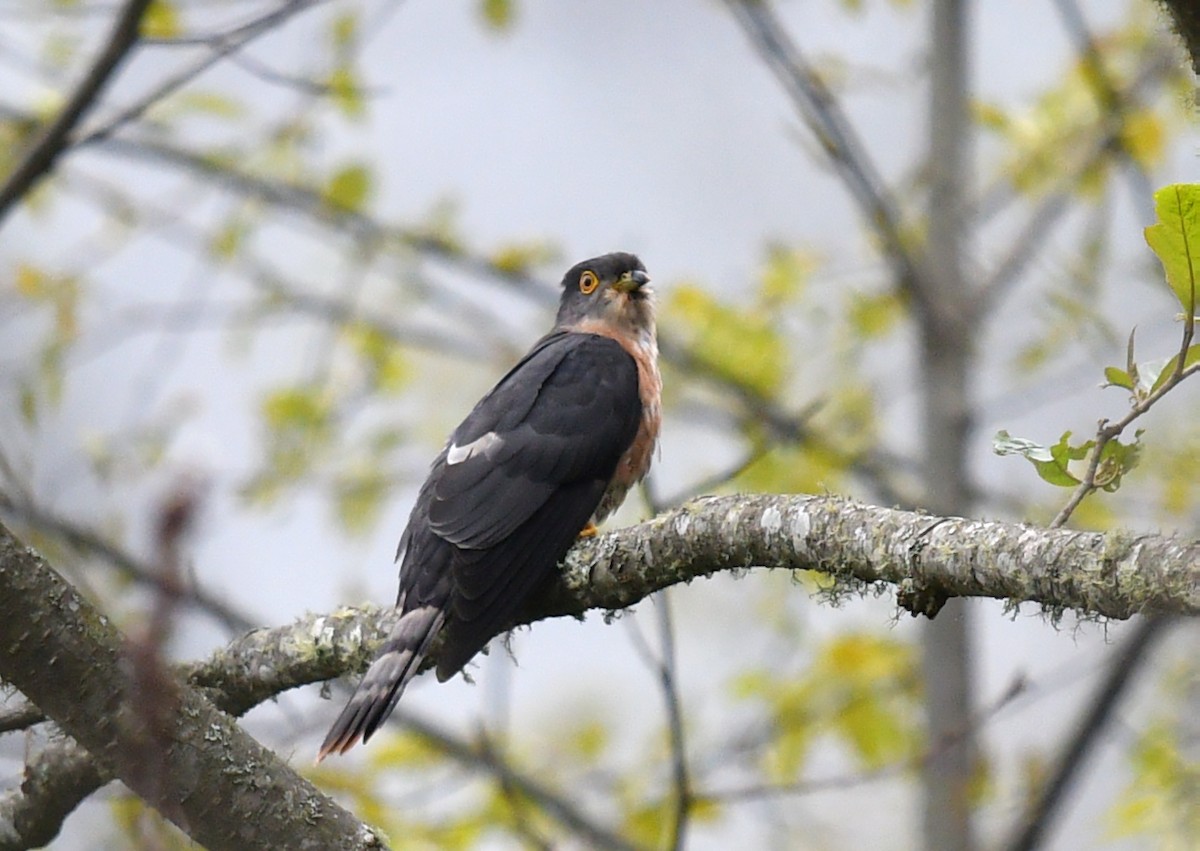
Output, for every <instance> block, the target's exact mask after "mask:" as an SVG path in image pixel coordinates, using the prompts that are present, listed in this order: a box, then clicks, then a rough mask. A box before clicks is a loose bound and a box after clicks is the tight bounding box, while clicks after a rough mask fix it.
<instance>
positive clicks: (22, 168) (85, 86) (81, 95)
mask: <svg viewBox="0 0 1200 851" xmlns="http://www.w3.org/2000/svg"><path fill="white" fill-rule="evenodd" d="M149 5H150V0H127V2H126V3H125V6H124V8H122V9H121V13H120V14H119V15H118V16H117V20H116V23H115V24H114V25H113V29H112V32H111V33H110V34H109V37H108V41H107V42H106V43H105V45H104V49H103V50H101V51H100V55H99V56H97V57H96V60H95V62H93V63H92V67H91V68H89V69H88V72H87V73H86V74H84V77H83V80H82V81H80V83H79V85H78V86H77V87H76V88H75V91H74V93H72V95H71V97H70V99H69V100H68V101H67V103H66V105H64V106H63V108H62V111H61V112H60V113H59V114H58V117H57V118H55V119H54V121H52V122H51V123H50V124H48V125H47V126H46V127H45V129H44V130H42V132H41V133H40V134H38V137H37V138H36V139H35V140H34V141H33V143H32V145H31V146H30V148H29V149H28V150H27V151H26V152H25V156H24V157H23V158H22V159H21V161H20V162H19V163H18V164H17V167H16V168H15V169H13V172H12V173H11V174H10V175H9V176H8V178H7V179H6V180H5V181H4V184H3V185H2V186H0V224H2V223H3V222H4V218H5V217H6V216H7V215H8V213H9V211H10V210H11V209H12V207H13V206H14V205H15V204H16V202H17V201H19V200H20V199H21V198H22V197H23V196H24V195H25V193H26V192H28V191H29V190H30V189H31V188H32V187H33V185H34V183H36V182H37V180H38V179H39V178H41V177H42V176H43V175H44V174H46V173H47V172H49V171H50V170H51V169H52V168H53V167H54V163H55V161H56V160H57V159H58V156H59V154H61V153H62V152H63V149H64V148H65V147H66V146H67V140H68V137H69V136H70V134H71V131H72V130H74V129H75V126H76V125H77V124H78V123H79V121H80V119H82V118H83V116H84V113H86V112H87V111H88V109H90V108H91V107H92V106H94V105H95V103H96V100H97V98H99V96H100V93H101V92H102V91H103V90H104V87H105V86H106V85H107V84H108V81H109V80H110V79H111V78H112V75H113V74H114V73H115V72H116V70H117V68H118V67H119V66H120V64H121V62H122V61H123V60H124V59H125V57H126V56H128V54H129V52H130V51H131V50H132V49H133V47H134V45H135V44H137V40H138V26H139V24H140V23H141V20H142V14H143V13H144V12H145V11H146V7H147V6H149Z"/></svg>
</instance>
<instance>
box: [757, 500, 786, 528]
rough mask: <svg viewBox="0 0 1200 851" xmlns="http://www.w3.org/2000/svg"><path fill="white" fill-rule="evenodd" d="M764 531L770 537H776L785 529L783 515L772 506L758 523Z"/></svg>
mask: <svg viewBox="0 0 1200 851" xmlns="http://www.w3.org/2000/svg"><path fill="white" fill-rule="evenodd" d="M758 524H759V525H760V526H761V527H762V530H763V531H764V532H766V533H767V534H768V535H774V534H775V533H776V532H778V531H779V530H780V529H782V528H783V514H782V513H781V512H780V511H779V509H778V507H776V506H774V505H772V506H771V507H770V508H768V509H767V510H766V511H764V512H763V513H762V518H761V519H760V520H759V521H758Z"/></svg>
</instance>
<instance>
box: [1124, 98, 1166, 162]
mask: <svg viewBox="0 0 1200 851" xmlns="http://www.w3.org/2000/svg"><path fill="white" fill-rule="evenodd" d="M1124 119H1125V120H1124V121H1123V122H1122V124H1121V146H1122V147H1123V148H1124V149H1125V152H1126V153H1128V154H1129V156H1130V158H1131V159H1132V160H1133V161H1134V162H1136V163H1137V164H1138V165H1139V166H1141V167H1142V168H1144V169H1147V170H1149V169H1153V168H1156V167H1157V166H1158V165H1159V164H1160V163H1162V160H1163V154H1164V152H1165V151H1166V136H1167V131H1166V129H1165V128H1164V127H1163V122H1162V119H1161V118H1160V117H1159V116H1158V115H1157V114H1155V113H1154V112H1152V111H1151V110H1149V109H1137V110H1130V111H1127V112H1126V113H1125V116H1124Z"/></svg>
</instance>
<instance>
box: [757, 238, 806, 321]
mask: <svg viewBox="0 0 1200 851" xmlns="http://www.w3.org/2000/svg"><path fill="white" fill-rule="evenodd" d="M815 268H816V260H815V258H814V257H813V256H812V254H810V253H809V252H807V251H802V250H800V249H795V248H787V247H785V246H782V245H773V246H771V248H770V249H769V250H768V252H767V262H766V266H765V267H764V268H763V270H762V273H761V282H760V284H759V298H760V300H761V301H762V303H763V304H764V305H765V306H768V307H773V306H776V305H778V304H780V303H786V302H791V301H795V300H796V299H798V298H800V296H801V295H803V293H804V286H805V284H807V283H808V279H809V278H810V277H812V273H813V269H815Z"/></svg>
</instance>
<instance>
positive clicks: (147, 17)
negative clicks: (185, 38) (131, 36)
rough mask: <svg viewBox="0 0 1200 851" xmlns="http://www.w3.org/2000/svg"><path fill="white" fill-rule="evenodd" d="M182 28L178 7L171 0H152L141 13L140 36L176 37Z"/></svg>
mask: <svg viewBox="0 0 1200 851" xmlns="http://www.w3.org/2000/svg"><path fill="white" fill-rule="evenodd" d="M182 29H183V27H182V25H181V24H180V20H179V9H178V8H177V7H176V5H175V4H174V3H172V2H171V0H153V2H152V3H151V4H150V5H149V6H148V7H147V9H146V12H145V14H143V15H142V21H141V34H142V38H160V39H171V38H176V37H178V36H179V34H180V32H181V31H182Z"/></svg>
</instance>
